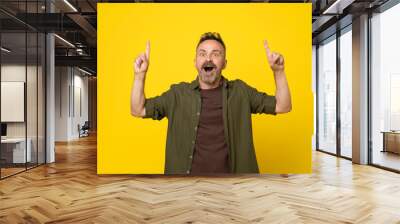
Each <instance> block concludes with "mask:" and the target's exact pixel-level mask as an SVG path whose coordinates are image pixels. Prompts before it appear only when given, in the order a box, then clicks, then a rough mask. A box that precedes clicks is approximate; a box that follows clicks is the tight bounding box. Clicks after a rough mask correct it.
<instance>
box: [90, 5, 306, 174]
mask: <svg viewBox="0 0 400 224" xmlns="http://www.w3.org/2000/svg"><path fill="white" fill-rule="evenodd" d="M208 31H215V32H219V33H220V34H221V36H222V38H223V40H224V42H225V45H226V47H227V60H228V64H227V68H226V69H225V70H224V71H223V75H224V76H225V77H227V78H228V79H230V80H233V79H237V78H238V79H242V80H244V81H245V82H247V83H248V84H249V85H251V86H253V87H255V88H257V89H258V90H260V91H264V92H267V93H268V94H274V93H275V84H274V79H273V73H272V71H271V70H270V68H269V65H268V62H267V58H266V54H265V50H264V47H263V40H264V39H267V40H268V42H269V45H270V48H271V50H272V51H277V52H280V53H282V54H283V55H284V57H285V65H286V66H285V68H286V74H287V79H288V83H289V87H290V90H291V93H292V102H293V103H292V105H293V110H292V112H290V113H289V114H281V115H277V116H272V115H253V134H254V144H255V148H256V155H257V160H258V165H259V168H260V172H261V173H308V172H311V137H312V132H313V95H312V91H311V82H312V80H311V4H265V3H243V4H237V3H235V4H229V3H220V4H209V3H208V4H207V3H195V4H193V3H184V4H165V3H162V4H156V3H142V4H137V3H136V4H115V3H113V4H107V3H99V4H98V154H97V162H98V166H97V172H98V173H99V174H116V173H117V174H160V173H163V172H164V159H165V142H166V131H167V122H168V120H167V119H166V118H164V119H163V120H162V121H156V120H152V119H141V118H134V117H132V116H131V115H130V92H131V87H132V81H133V61H134V59H135V58H136V56H137V55H138V54H139V53H142V52H144V50H145V46H146V45H145V43H146V40H150V41H151V54H150V67H149V70H148V73H147V79H146V88H145V93H146V97H151V96H155V95H160V94H161V93H162V92H164V91H166V90H167V89H168V88H169V87H170V85H171V84H173V83H178V82H181V81H187V82H190V81H192V80H193V79H195V78H196V75H197V71H196V69H195V67H194V57H195V48H196V45H197V43H198V40H199V38H200V35H201V34H203V33H204V32H208Z"/></svg>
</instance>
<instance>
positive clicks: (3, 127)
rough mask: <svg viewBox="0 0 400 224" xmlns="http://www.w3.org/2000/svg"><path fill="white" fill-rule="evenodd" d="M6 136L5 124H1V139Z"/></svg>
mask: <svg viewBox="0 0 400 224" xmlns="http://www.w3.org/2000/svg"><path fill="white" fill-rule="evenodd" d="M6 136H7V124H5V123H1V137H2V138H3V137H6Z"/></svg>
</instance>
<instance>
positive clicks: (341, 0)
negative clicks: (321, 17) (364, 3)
mask: <svg viewBox="0 0 400 224" xmlns="http://www.w3.org/2000/svg"><path fill="white" fill-rule="evenodd" d="M354 1H355V0H336V1H335V2H334V3H333V4H332V5H330V6H329V7H328V8H327V9H325V10H324V12H323V13H322V14H342V13H343V10H344V9H345V8H347V6H349V5H351V3H353V2H354Z"/></svg>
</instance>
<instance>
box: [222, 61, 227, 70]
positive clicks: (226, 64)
mask: <svg viewBox="0 0 400 224" xmlns="http://www.w3.org/2000/svg"><path fill="white" fill-rule="evenodd" d="M227 64H228V60H226V59H225V63H224V66H223V67H222V69H225V68H226V65H227Z"/></svg>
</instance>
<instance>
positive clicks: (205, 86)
mask: <svg viewBox="0 0 400 224" xmlns="http://www.w3.org/2000/svg"><path fill="white" fill-rule="evenodd" d="M221 83H222V76H220V77H219V78H218V79H217V80H215V82H214V83H213V84H207V83H204V82H202V81H200V79H199V85H200V89H215V88H217V87H218V86H220V85H221Z"/></svg>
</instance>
